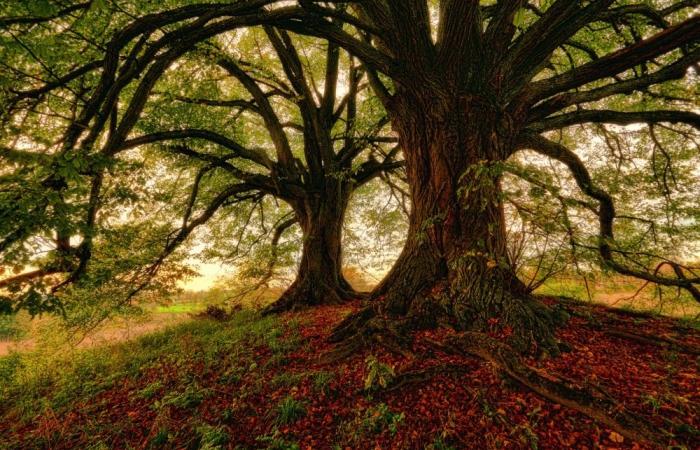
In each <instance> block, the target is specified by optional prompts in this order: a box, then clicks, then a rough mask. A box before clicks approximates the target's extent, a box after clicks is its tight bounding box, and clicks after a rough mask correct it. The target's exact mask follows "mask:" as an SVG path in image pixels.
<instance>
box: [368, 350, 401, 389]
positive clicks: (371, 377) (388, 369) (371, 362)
mask: <svg viewBox="0 0 700 450" xmlns="http://www.w3.org/2000/svg"><path fill="white" fill-rule="evenodd" d="M365 363H366V364H367V376H366V377H365V390H366V391H372V390H376V389H378V388H380V387H381V388H386V387H387V386H388V385H389V383H391V381H392V380H393V379H394V377H395V376H396V372H395V371H394V367H393V366H390V365H388V364H386V363H383V362H381V361H379V359H377V357H375V356H373V355H370V356H368V357H367V359H365Z"/></svg>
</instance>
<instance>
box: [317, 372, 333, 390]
mask: <svg viewBox="0 0 700 450" xmlns="http://www.w3.org/2000/svg"><path fill="white" fill-rule="evenodd" d="M334 378H335V374H334V373H333V372H326V371H321V372H316V373H315V374H314V375H313V385H314V390H315V391H316V392H321V393H323V394H326V395H328V394H329V393H330V383H331V381H333V379H334Z"/></svg>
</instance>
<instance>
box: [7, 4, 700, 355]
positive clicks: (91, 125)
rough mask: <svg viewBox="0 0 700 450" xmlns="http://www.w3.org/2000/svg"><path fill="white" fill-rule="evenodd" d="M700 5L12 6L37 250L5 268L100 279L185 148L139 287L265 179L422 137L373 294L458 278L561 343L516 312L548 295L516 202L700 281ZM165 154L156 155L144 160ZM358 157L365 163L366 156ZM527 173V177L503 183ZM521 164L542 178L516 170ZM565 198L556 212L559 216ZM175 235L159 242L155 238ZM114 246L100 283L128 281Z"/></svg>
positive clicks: (307, 173) (390, 161) (286, 177)
mask: <svg viewBox="0 0 700 450" xmlns="http://www.w3.org/2000/svg"><path fill="white" fill-rule="evenodd" d="M697 6H698V2H697V1H695V0H684V1H673V2H671V1H662V0H658V1H645V2H636V1H622V0H619V1H613V0H599V1H574V2H572V1H566V0H541V1H537V0H532V1H521V0H501V1H480V2H477V1H456V0H455V1H450V0H443V1H424V0H406V1H401V2H387V1H383V0H366V1H358V2H352V1H342V2H334V1H326V2H317V1H299V2H288V1H274V0H241V1H236V2H225V3H208V2H201V3H199V2H198V3H193V2H178V1H170V2H168V1H166V2H159V3H158V4H152V3H150V2H118V1H115V2H106V1H90V2H69V1H55V2H53V1H40V2H31V3H29V4H22V3H16V4H12V5H7V6H3V11H2V16H3V17H2V19H0V27H2V40H3V41H2V42H3V45H2V51H3V66H2V78H1V87H2V102H3V105H4V108H3V116H2V123H3V136H2V145H3V159H5V160H6V161H7V162H8V163H7V164H6V166H5V167H4V168H3V175H2V183H3V190H2V217H3V221H2V229H1V230H0V231H1V233H2V241H1V243H0V251H1V252H2V254H3V261H4V262H5V263H10V264H13V265H15V266H23V265H25V266H26V265H34V266H38V267H39V268H38V269H37V270H33V271H31V272H22V273H19V274H17V275H15V276H12V277H9V278H6V279H5V280H3V281H2V285H3V286H5V287H12V288H13V289H15V290H16V292H20V293H21V294H22V295H23V300H22V302H23V304H24V305H25V306H27V305H33V304H42V305H44V306H43V307H47V308H51V307H52V306H51V305H53V303H52V302H55V301H57V297H56V296H55V295H54V294H56V293H57V292H59V291H60V290H62V289H68V286H69V285H71V284H74V283H75V282H78V281H79V280H81V279H83V280H84V279H85V277H87V276H88V275H87V274H88V273H89V272H90V270H89V267H90V261H91V259H93V258H94V256H95V255H96V254H97V253H98V252H99V250H98V247H103V248H105V249H107V248H110V237H109V236H112V237H113V238H112V239H114V237H115V236H118V237H119V238H120V239H121V240H123V239H124V237H125V236H128V235H129V234H128V233H127V232H126V230H128V229H129V228H130V227H132V228H133V227H135V224H134V223H126V224H125V223H124V222H123V221H121V222H120V221H119V220H116V217H115V216H119V215H120V214H123V208H125V207H127V206H125V205H130V206H128V207H133V208H137V206H136V205H137V204H139V202H140V201H141V200H143V199H144V198H146V197H147V196H150V195H155V192H157V189H155V185H153V186H148V185H147V184H146V185H143V184H142V185H138V183H136V184H134V183H133V179H131V182H130V183H126V180H128V179H129V177H133V176H135V174H136V173H137V172H138V171H139V170H141V171H143V170H144V168H146V167H148V168H149V169H151V170H154V171H156V172H157V171H159V170H161V171H162V170H166V171H170V170H172V169H173V168H174V167H179V168H180V169H181V170H184V171H185V172H187V173H188V174H189V176H190V177H191V178H190V179H191V181H190V182H189V183H188V184H189V186H188V189H185V190H186V191H188V192H189V194H188V195H187V194H182V193H180V194H178V196H179V198H180V199H181V200H179V201H178V200H175V198H176V197H171V198H168V199H165V198H161V199H158V200H160V201H164V203H167V204H176V205H179V206H184V208H181V209H182V211H180V213H181V214H180V215H181V216H182V217H183V220H182V225H181V226H180V227H179V228H178V230H177V231H176V232H173V231H172V227H171V226H168V225H171V224H167V222H168V221H172V220H173V219H172V217H167V218H165V217H163V218H162V219H157V217H158V215H157V214H158V213H159V212H162V211H157V210H153V209H151V211H149V212H153V214H147V213H146V212H143V217H147V216H148V220H147V221H144V223H143V224H139V227H140V228H139V230H138V231H136V230H135V229H132V230H131V232H132V234H133V236H134V240H133V243H132V244H130V245H133V246H137V247H138V248H139V249H140V251H139V252H136V253H131V254H130V256H131V258H132V259H138V261H132V262H131V264H125V265H123V266H120V265H119V264H116V266H117V267H121V270H123V275H124V276H125V277H127V278H128V279H129V282H130V283H131V284H133V285H135V286H138V287H140V286H143V287H145V286H147V284H148V283H147V281H150V279H151V275H152V274H153V271H154V268H156V267H159V265H160V262H162V260H163V258H164V257H165V255H167V254H168V253H170V252H171V251H173V250H175V248H176V247H177V246H178V245H179V244H180V243H181V242H182V241H183V240H184V239H185V238H186V237H187V236H188V234H189V233H190V232H191V231H192V230H193V229H194V228H195V227H197V226H198V225H200V224H202V223H204V222H206V221H207V220H208V219H209V218H210V217H211V216H213V215H214V213H215V212H216V211H217V210H218V209H219V208H221V207H224V206H227V207H229V206H230V207H235V205H234V204H239V203H241V202H250V201H261V198H262V197H264V196H266V195H271V196H273V197H277V198H280V199H282V200H286V201H289V200H290V199H291V198H292V197H294V195H296V194H294V192H295V190H297V188H299V187H300V186H301V187H302V189H301V190H302V191H303V190H304V189H305V188H308V187H310V186H320V185H319V184H318V183H319V182H320V180H321V178H323V179H324V180H326V181H328V180H329V177H331V178H332V177H344V176H346V175H347V176H349V177H350V178H352V179H353V184H354V185H356V184H362V182H364V181H365V179H369V178H370V177H374V176H378V175H380V173H381V172H382V171H384V170H395V169H396V168H398V167H399V166H400V165H402V163H400V162H399V161H398V160H397V159H395V157H396V155H397V152H398V151H399V150H401V151H402V153H403V155H404V158H405V171H406V179H405V180H406V182H407V183H408V186H409V190H410V192H409V194H410V198H411V209H410V220H409V231H408V239H407V244H406V247H405V248H404V252H403V253H402V255H401V256H400V257H399V259H398V261H397V262H396V264H395V266H394V270H393V271H392V272H391V273H390V274H389V276H388V277H387V278H386V279H385V280H384V282H383V283H382V284H380V286H379V287H378V288H377V289H376V290H375V292H374V293H373V297H374V298H378V297H381V296H387V299H386V302H384V305H385V307H386V308H387V310H390V311H392V312H393V314H399V315H404V314H406V313H407V312H409V311H410V310H411V309H412V308H413V307H414V306H412V305H414V303H415V302H414V301H413V300H411V299H415V298H417V297H425V295H424V293H425V292H427V291H426V289H428V290H430V289H432V286H434V285H435V284H436V283H438V284H439V283H441V280H446V281H447V285H448V286H449V289H448V291H446V292H448V297H450V298H451V300H449V301H447V305H448V306H446V307H445V308H446V312H447V315H448V316H450V317H451V318H452V319H454V320H456V321H457V322H458V323H461V324H462V326H465V325H466V324H467V323H474V322H476V323H486V321H487V320H488V319H489V318H493V317H494V316H503V315H505V316H507V317H509V318H507V319H506V320H504V322H505V324H508V326H514V327H515V328H516V329H517V330H518V333H517V334H525V335H530V336H533V339H534V340H535V341H540V342H541V341H542V340H543V339H544V340H545V341H546V340H550V337H548V336H549V334H548V333H547V332H542V333H540V332H534V334H533V331H532V330H533V329H539V328H542V324H541V323H540V322H541V320H540V318H538V317H540V316H541V314H539V313H537V312H534V313H533V312H532V311H531V309H532V308H534V307H531V306H527V307H524V308H525V310H521V309H522V305H529V304H530V302H525V303H523V302H516V303H515V304H517V305H521V306H518V307H517V308H516V309H517V310H518V312H517V314H514V315H513V317H511V314H509V313H506V312H505V311H506V310H508V309H509V306H507V305H508V304H510V301H506V300H505V298H506V297H508V298H510V297H514V298H520V297H522V296H524V295H525V296H526V291H527V289H525V288H526V287H524V286H523V283H522V282H521V280H520V279H519V277H520V278H522V275H520V276H519V275H518V273H517V270H516V261H514V260H513V259H514V258H513V255H514V253H513V245H512V244H513V239H512V235H511V238H509V237H508V236H507V235H508V233H509V232H508V227H511V228H512V226H511V225H509V224H506V221H505V213H506V211H510V212H512V213H513V214H515V216H517V217H518V220H517V221H520V222H522V223H527V224H528V226H536V227H538V229H544V230H548V231H551V232H548V233H546V234H547V235H552V236H555V237H556V238H557V239H559V241H560V242H566V243H567V244H568V247H569V250H568V251H567V255H568V256H567V258H569V259H568V260H567V261H569V262H570V261H571V259H570V258H571V254H572V253H573V254H579V255H585V256H586V257H587V258H588V261H592V260H597V262H599V263H600V264H601V266H602V267H603V268H605V269H607V270H613V271H616V272H618V273H621V274H625V275H629V276H633V277H637V278H640V279H643V280H645V281H648V282H651V283H655V284H658V285H661V286H667V287H672V288H679V289H683V290H684V291H686V292H687V293H688V294H689V295H691V296H692V297H694V298H695V299H700V292H699V291H698V288H697V285H698V283H699V282H700V277H699V276H698V275H697V273H696V270H695V269H694V268H693V267H692V264H687V263H684V261H690V260H691V259H692V255H694V253H693V252H694V251H695V250H696V249H695V242H696V241H695V238H696V237H697V226H698V221H697V217H698V213H697V209H696V206H695V204H694V203H693V198H694V193H695V192H697V191H696V189H697V186H698V185H697V173H696V171H695V169H694V166H695V164H696V163H695V161H696V160H697V148H696V147H697V144H696V141H695V139H696V137H697V128H698V124H699V121H698V114H697V113H696V112H695V111H696V108H697V63H698V57H699V55H700V54H699V53H698V51H700V49H698V38H699V37H700V26H698V25H699V24H698V16H697V14H696V9H697ZM299 48H303V49H304V50H303V52H300V51H299ZM273 54H276V55H275V56H273ZM223 77H226V79H224V78H223ZM234 79H235V80H234ZM340 91H344V92H343V94H342V95H341V94H339V93H340ZM380 104H381V105H382V106H383V109H382V108H380V107H379V105H380ZM360 105H366V107H365V106H360ZM195 111H198V112H197V113H195ZM201 111H206V112H205V113H203V112H201ZM387 124H390V125H391V128H392V130H393V134H389V133H387V129H386V128H385V127H384V125H387ZM329 139H330V141H331V142H330V143H324V140H325V141H328V140H329ZM263 141H264V142H265V143H264V144H262V142H263ZM395 141H397V142H398V146H395V145H393V143H394V142H395ZM312 142H315V148H314V145H312ZM154 143H158V144H159V145H158V146H157V148H154V149H153V150H146V148H149V149H150V148H152V147H153V146H152V145H151V144H154ZM195 144H196V145H195ZM134 149H138V152H137V153H134V152H133V151H132V150H134ZM150 151H156V153H154V154H153V155H157V156H149V157H148V158H143V155H151V154H150V153H148V152H150ZM526 151H534V152H535V153H536V154H537V155H539V156H537V157H534V156H532V155H533V154H532V153H527V152H526ZM141 152H147V153H141ZM360 155H362V157H363V158H367V159H364V160H360V161H359V162H355V163H353V162H352V161H354V160H355V159H356V158H357V157H358V156H360ZM141 158H143V159H141ZM343 174H346V175H343ZM319 177H321V178H319ZM511 177H515V178H517V180H519V181H513V182H510V183H508V185H507V186H506V188H505V189H504V187H503V186H504V182H506V181H507V180H509V179H511ZM630 180H634V183H633V185H627V184H626V183H627V182H628V181H630ZM154 183H155V184H157V182H154ZM517 183H526V184H525V185H526V186H528V188H527V189H525V190H523V189H516V190H515V191H512V190H510V187H511V186H518V184H517ZM127 185H128V186H127ZM326 188H328V186H326ZM312 191H313V190H312ZM325 191H326V192H329V191H330V190H329V189H325ZM308 192H309V191H308V190H307V191H306V193H305V194H303V195H302V197H303V196H304V195H308ZM314 192H315V191H314ZM297 194H300V195H301V194H302V193H301V192H297ZM183 195H184V198H189V200H184V201H183V200H182V199H183ZM640 196H643V197H644V201H640ZM166 200H167V201H166ZM293 203H294V202H291V203H290V205H291V209H292V210H294V214H295V217H296V220H299V216H300V214H302V213H301V212H300V211H301V209H300V208H299V207H298V206H294V204H293ZM341 203H342V202H341ZM120 208H121V209H120ZM547 208H549V209H550V210H551V212H552V214H551V215H550V214H548V213H544V214H543V210H545V211H546V209H547ZM272 210H273V211H275V214H276V217H277V218H278V219H276V220H277V221H278V222H277V225H278V226H280V225H285V224H286V223H287V222H285V220H286V219H285V218H286V217H287V216H285V214H286V212H285V210H284V208H281V209H280V208H277V207H276V206H274V207H272ZM120 211H121V212H120ZM640 211H644V213H643V214H641V213H640ZM110 215H111V216H112V217H110ZM515 216H512V217H515ZM509 217H511V216H509ZM290 220H291V219H290ZM118 222H120V223H119V224H118V225H117V223H118ZM508 222H509V223H511V222H512V221H510V220H509V221H508ZM143 227H146V228H143ZM272 228H275V227H272ZM272 228H271V229H272ZM145 229H147V230H148V233H145V231H144V230H145ZM277 229H278V231H279V228H277ZM159 233H160V236H161V238H160V239H148V245H145V244H144V243H143V242H139V239H138V238H139V237H142V236H145V235H149V236H153V235H158V234H159ZM163 236H165V237H163ZM650 237H651V238H650ZM98 242H99V246H98V245H97V243H98ZM163 242H165V245H164V246H163V245H162V243H163ZM159 244H160V245H159ZM112 245H114V246H119V247H121V248H127V247H128V245H126V244H125V243H124V242H120V243H113V244H112ZM158 247H160V248H158ZM326 247H327V246H326ZM509 249H510V250H509ZM107 253H108V254H109V255H111V256H114V255H115V251H114V250H109V251H107ZM38 254H41V255H42V256H41V258H38V257H37V255H38ZM136 255H138V257H137V256H136ZM119 259H120V261H126V260H127V259H129V258H119ZM565 260H566V259H565ZM93 266H94V269H95V272H94V273H93V275H91V276H92V277H93V280H94V279H104V278H110V279H115V277H117V273H118V271H117V272H114V273H110V275H109V276H107V275H106V274H105V273H102V274H101V275H100V271H99V270H97V267H98V264H93ZM112 267H114V265H113V266H112ZM136 267H139V269H136ZM173 267H175V266H173ZM665 267H668V268H670V269H669V270H665ZM56 274H64V275H63V276H58V277H53V278H51V277H49V278H48V280H51V282H49V283H48V285H47V284H46V283H47V282H46V280H47V278H46V277H44V276H43V275H56ZM37 280H39V281H37ZM476 280H481V281H478V282H477V281H476ZM484 280H486V281H484ZM489 280H490V281H489ZM27 282H29V286H30V287H27V284H26V283H27ZM504 287H505V288H504ZM47 289H48V290H47ZM494 296H495V297H497V298H500V299H501V300H498V301H494ZM428 297H430V295H428ZM478 298H481V299H483V302H484V303H483V304H481V306H476V305H479V304H480V301H476V300H475V299H478ZM30 299H31V300H30ZM433 301H436V300H435V299H432V300H430V302H433ZM37 302H38V303H37ZM419 303H420V302H419ZM438 303H439V304H443V306H444V304H445V302H444V301H440V302H438ZM498 305H500V306H498ZM416 308H418V307H416ZM445 308H442V307H441V308H435V307H429V308H427V309H428V310H431V311H432V310H436V309H437V310H442V309H445ZM418 309H423V308H418ZM534 310H537V308H534ZM478 311H481V312H478ZM515 317H518V318H517V319H516V318H515ZM522 317H531V320H530V323H525V322H528V321H525V322H523V320H522ZM429 321H430V320H429ZM537 323H540V324H539V325H536V324H537ZM545 328H546V327H545Z"/></svg>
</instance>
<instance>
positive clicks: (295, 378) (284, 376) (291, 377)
mask: <svg viewBox="0 0 700 450" xmlns="http://www.w3.org/2000/svg"><path fill="white" fill-rule="evenodd" d="M304 377H305V375H304V374H303V373H289V372H283V373H281V374H279V375H275V376H274V378H272V380H271V384H272V387H274V388H281V387H291V386H296V385H298V384H299V383H301V380H303V379H304Z"/></svg>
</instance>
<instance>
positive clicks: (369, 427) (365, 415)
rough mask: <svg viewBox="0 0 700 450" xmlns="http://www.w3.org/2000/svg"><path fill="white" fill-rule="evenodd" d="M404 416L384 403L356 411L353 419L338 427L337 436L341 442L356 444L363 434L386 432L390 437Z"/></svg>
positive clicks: (395, 431) (396, 430)
mask: <svg viewBox="0 0 700 450" xmlns="http://www.w3.org/2000/svg"><path fill="white" fill-rule="evenodd" d="M405 417H406V416H405V414H404V413H403V412H401V413H397V412H394V411H392V410H391V409H389V407H388V406H387V405H386V404H385V403H380V404H378V405H376V406H372V407H370V408H367V409H365V410H364V411H363V412H362V411H358V412H357V413H356V415H355V418H354V419H352V420H350V421H346V422H343V423H342V424H341V425H340V429H339V436H340V438H341V440H342V441H343V442H345V441H347V442H349V443H358V442H359V441H360V440H361V438H362V436H363V435H365V434H379V433H381V432H383V431H385V430H386V431H388V432H389V434H391V435H392V436H394V435H396V433H397V432H398V428H399V425H400V424H401V423H402V422H403V421H404V419H405Z"/></svg>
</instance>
